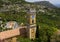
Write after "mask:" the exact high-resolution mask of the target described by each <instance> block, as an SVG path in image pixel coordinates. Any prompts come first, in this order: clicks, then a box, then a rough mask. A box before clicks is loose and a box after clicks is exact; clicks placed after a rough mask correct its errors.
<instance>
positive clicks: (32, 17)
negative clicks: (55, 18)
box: [27, 9, 36, 40]
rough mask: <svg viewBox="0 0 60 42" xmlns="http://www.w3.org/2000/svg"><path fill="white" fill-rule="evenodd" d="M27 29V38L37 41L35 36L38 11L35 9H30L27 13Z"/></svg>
mask: <svg viewBox="0 0 60 42" xmlns="http://www.w3.org/2000/svg"><path fill="white" fill-rule="evenodd" d="M27 24H28V25H27V29H28V33H27V36H28V37H29V38H30V39H33V40H34V39H35V34H36V10H35V9H30V10H29V11H28V13H27Z"/></svg>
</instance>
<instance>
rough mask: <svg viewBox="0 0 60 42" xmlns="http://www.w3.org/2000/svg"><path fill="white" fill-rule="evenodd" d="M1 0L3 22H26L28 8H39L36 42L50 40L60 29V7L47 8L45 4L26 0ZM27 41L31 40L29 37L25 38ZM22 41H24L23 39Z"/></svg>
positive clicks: (0, 12) (0, 15) (47, 41)
mask: <svg viewBox="0 0 60 42" xmlns="http://www.w3.org/2000/svg"><path fill="white" fill-rule="evenodd" d="M0 2H1V3H0V17H1V20H2V21H3V23H6V22H8V21H17V22H18V23H19V24H20V23H22V22H23V23H24V24H26V23H27V20H26V19H27V18H26V15H27V12H28V10H29V9H30V8H35V9H36V10H37V12H36V16H37V17H36V19H37V27H38V29H37V35H36V39H35V40H34V42H49V41H50V38H51V35H52V34H53V33H54V32H55V31H56V30H57V29H60V9H58V8H49V7H48V8H47V7H45V6H44V5H42V6H41V5H38V4H34V3H29V2H26V1H24V0H6V1H5V0H3V1H2V0H0ZM23 39H24V38H23ZM20 40H21V39H20ZM20 40H19V41H20ZM27 40H28V41H27ZM25 41H26V42H30V40H29V39H25ZM21 42H24V41H23V40H22V41H21Z"/></svg>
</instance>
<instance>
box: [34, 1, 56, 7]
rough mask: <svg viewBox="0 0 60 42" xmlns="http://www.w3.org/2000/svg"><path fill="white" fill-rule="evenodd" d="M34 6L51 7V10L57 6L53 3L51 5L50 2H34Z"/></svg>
mask: <svg viewBox="0 0 60 42" xmlns="http://www.w3.org/2000/svg"><path fill="white" fill-rule="evenodd" d="M34 4H37V5H43V6H45V7H49V8H56V6H55V5H53V4H52V3H50V2H49V1H40V2H34Z"/></svg>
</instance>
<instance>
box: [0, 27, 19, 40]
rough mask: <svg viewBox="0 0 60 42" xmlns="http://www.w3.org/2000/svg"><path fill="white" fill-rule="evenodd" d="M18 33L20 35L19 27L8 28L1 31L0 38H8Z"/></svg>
mask: <svg viewBox="0 0 60 42" xmlns="http://www.w3.org/2000/svg"><path fill="white" fill-rule="evenodd" d="M17 35H20V32H19V28H18V29H14V30H8V31H4V32H0V40H3V39H7V38H10V37H14V36H17Z"/></svg>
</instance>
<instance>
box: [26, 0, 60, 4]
mask: <svg viewBox="0 0 60 42" xmlns="http://www.w3.org/2000/svg"><path fill="white" fill-rule="evenodd" d="M26 1H29V2H34V1H43V0H26ZM46 1H50V2H51V3H53V4H60V0H46Z"/></svg>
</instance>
